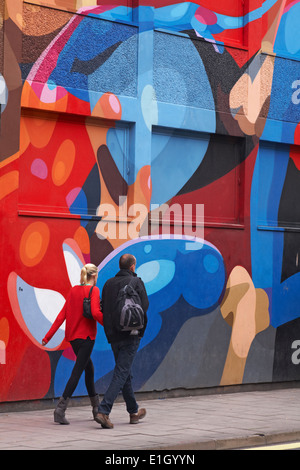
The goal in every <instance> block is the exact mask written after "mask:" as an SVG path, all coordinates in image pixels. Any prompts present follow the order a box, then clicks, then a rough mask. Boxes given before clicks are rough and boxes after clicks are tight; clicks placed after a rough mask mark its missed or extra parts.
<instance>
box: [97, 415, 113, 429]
mask: <svg viewBox="0 0 300 470" xmlns="http://www.w3.org/2000/svg"><path fill="white" fill-rule="evenodd" d="M95 421H96V422H97V423H99V424H101V426H102V427H103V428H107V429H112V428H113V427H114V425H113V423H112V422H111V420H110V419H109V415H104V414H103V413H98V414H97V415H96V416H95Z"/></svg>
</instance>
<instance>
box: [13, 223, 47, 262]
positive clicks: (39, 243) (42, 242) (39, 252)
mask: <svg viewBox="0 0 300 470" xmlns="http://www.w3.org/2000/svg"><path fill="white" fill-rule="evenodd" d="M49 241H50V231H49V228H48V226H47V224H45V223H44V222H34V223H32V224H30V225H29V226H28V227H27V228H26V229H25V231H24V233H23V235H22V238H21V243H20V258H21V260H22V262H23V264H25V266H28V267H32V266H35V265H37V264H38V263H40V262H41V261H42V259H43V258H44V256H45V254H46V251H47V249H48V245H49Z"/></svg>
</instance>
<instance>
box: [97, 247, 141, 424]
mask: <svg viewBox="0 0 300 470" xmlns="http://www.w3.org/2000/svg"><path fill="white" fill-rule="evenodd" d="M119 267H120V271H119V272H118V273H117V274H116V275H115V277H113V278H111V279H108V281H106V283H105V285H104V287H103V290H102V312H103V326H104V331H105V334H106V337H107V340H108V342H109V343H110V344H111V348H112V351H113V353H114V357H115V361H116V364H115V368H114V373H113V377H112V380H111V383H110V385H109V387H108V389H107V391H106V393H105V395H104V397H103V400H102V402H101V403H100V405H99V413H98V414H97V415H96V417H95V420H96V421H97V423H99V424H101V426H102V427H103V428H113V423H112V422H111V421H110V419H109V414H110V412H111V409H112V407H113V404H114V401H115V400H116V398H117V396H118V394H119V393H120V391H121V390H122V394H123V398H124V400H125V403H126V408H127V411H128V413H129V415H130V424H137V423H138V422H139V420H140V419H142V418H144V417H145V415H146V410H145V409H144V408H141V409H139V407H138V404H137V402H136V399H135V396H134V392H133V388H132V384H131V379H132V375H131V366H132V364H133V360H134V358H135V355H136V353H137V350H138V347H139V344H140V339H141V337H142V336H143V335H144V332H145V328H146V326H147V313H146V312H147V310H148V306H149V301H148V297H147V293H146V289H145V286H144V283H143V281H142V280H141V279H140V278H139V277H137V275H136V273H135V267H136V259H135V257H134V256H133V255H131V254H124V255H122V256H121V258H120V260H119ZM133 279H134V281H133V282H134V284H133V287H134V289H135V290H136V292H137V293H138V294H139V297H140V300H141V306H142V308H143V310H144V313H145V323H144V327H143V329H141V330H139V331H137V330H135V331H133V332H130V331H126V332H120V331H118V330H117V328H116V327H115V326H114V321H113V319H114V314H115V313H116V299H117V296H118V293H119V291H120V289H122V288H123V287H125V286H126V285H127V284H129V282H131V281H132V280H133Z"/></svg>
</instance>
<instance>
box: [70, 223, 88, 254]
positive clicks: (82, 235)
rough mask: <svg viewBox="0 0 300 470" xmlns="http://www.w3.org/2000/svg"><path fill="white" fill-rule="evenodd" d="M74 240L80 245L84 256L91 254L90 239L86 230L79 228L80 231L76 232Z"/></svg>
mask: <svg viewBox="0 0 300 470" xmlns="http://www.w3.org/2000/svg"><path fill="white" fill-rule="evenodd" d="M74 240H75V242H76V243H77V244H78V246H79V248H80V249H81V251H82V253H84V254H89V253H90V239H89V236H88V234H87V231H86V230H85V228H83V227H78V229H77V230H76V232H75V234H74Z"/></svg>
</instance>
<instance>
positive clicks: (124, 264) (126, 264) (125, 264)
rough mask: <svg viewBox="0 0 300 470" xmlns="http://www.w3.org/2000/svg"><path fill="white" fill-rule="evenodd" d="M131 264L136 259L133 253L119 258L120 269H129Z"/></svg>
mask: <svg viewBox="0 0 300 470" xmlns="http://www.w3.org/2000/svg"><path fill="white" fill-rule="evenodd" d="M133 264H134V265H135V264H136V259H135V257H134V256H133V255H130V254H129V253H126V254H125V255H122V256H121V258H120V259H119V266H120V269H130V267H131V266H132V265H133Z"/></svg>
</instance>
